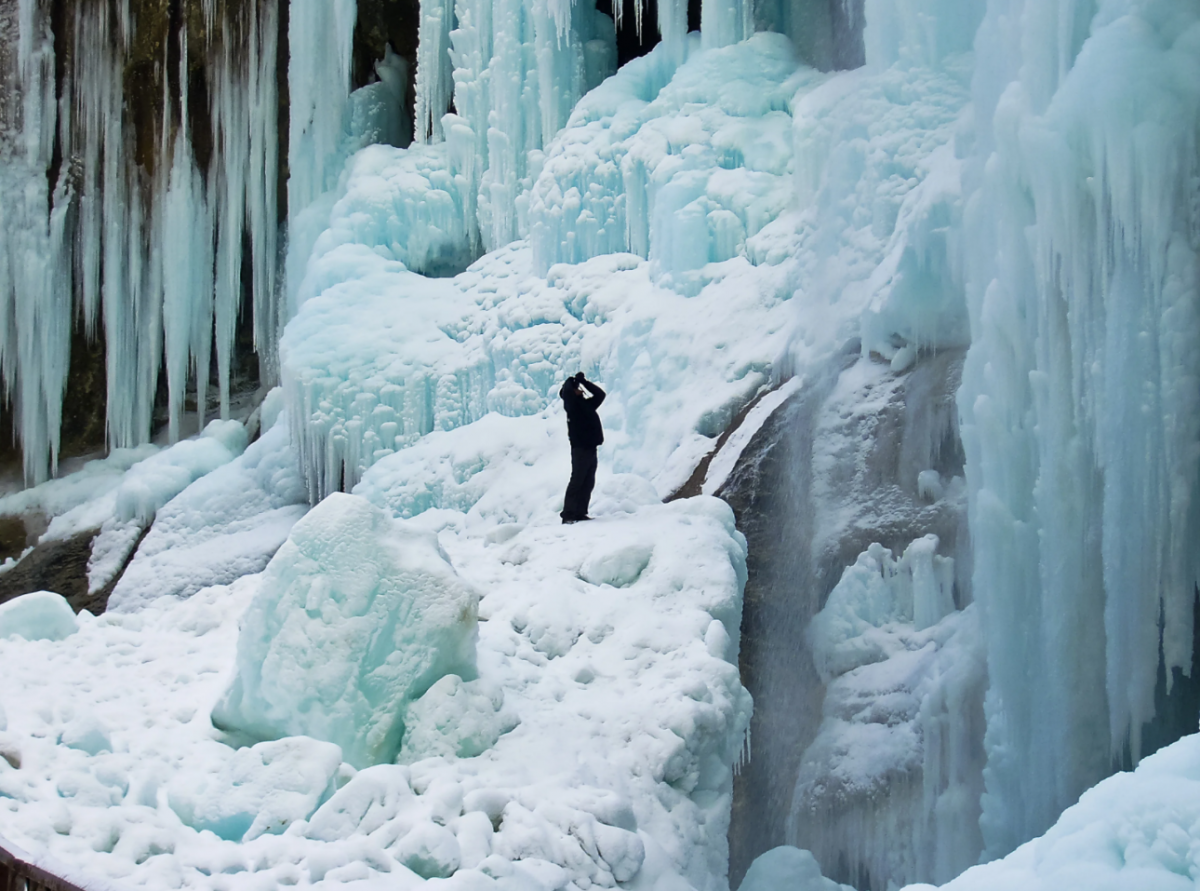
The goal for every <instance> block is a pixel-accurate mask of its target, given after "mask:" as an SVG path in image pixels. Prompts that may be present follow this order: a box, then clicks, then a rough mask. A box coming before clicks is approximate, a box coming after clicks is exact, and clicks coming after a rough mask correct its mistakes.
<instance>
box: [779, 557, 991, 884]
mask: <svg viewBox="0 0 1200 891" xmlns="http://www.w3.org/2000/svg"><path fill="white" fill-rule="evenodd" d="M937 549H938V539H937V537H936V536H934V535H928V536H925V537H924V538H920V539H917V540H916V541H914V542H912V543H911V544H910V545H908V547H907V548H906V549H905V551H904V554H903V556H901V557H899V558H896V557H894V556H893V555H892V553H891V552H890V551H889V550H887V549H886V548H883V547H881V546H880V545H878V544H873V545H871V546H870V548H868V549H867V551H865V552H864V553H863V554H861V555H860V556H859V558H858V560H857V561H856V562H855V563H854V565H852V566H850V567H847V569H846V570H845V571H844V572H843V573H842V577H841V580H840V581H839V582H838V584H837V586H836V587H835V588H834V589H833V591H832V592H831V593H830V595H829V600H828V602H827V603H826V605H825V608H824V609H822V610H821V612H819V613H818V614H817V615H816V617H815V618H814V619H813V621H812V623H811V624H810V626H809V630H808V635H809V639H810V646H811V648H812V653H813V659H814V661H815V662H816V666H817V670H818V672H819V673H820V674H821V678H822V680H824V681H825V683H826V684H827V689H826V692H825V699H824V703H823V706H822V721H821V726H820V729H819V730H818V732H817V735H816V738H815V739H814V740H813V742H812V743H811V744H810V745H809V747H808V749H807V750H806V751H805V753H804V756H803V758H802V759H801V762H800V770H799V776H798V778H797V782H796V789H795V793H794V797H793V799H792V816H791V820H792V821H796V820H799V819H804V820H805V823H806V826H807V835H806V838H808V839H809V842H808V843H809V844H811V845H812V847H813V851H814V853H816V854H817V856H818V857H820V858H822V860H823V861H824V862H829V863H830V864H833V863H836V862H837V860H838V858H839V856H841V857H847V858H848V859H849V861H850V862H851V863H852V864H857V866H855V867H852V869H854V870H856V871H857V870H859V869H861V870H862V872H861V874H859V873H857V872H856V873H855V874H854V876H853V880H854V881H855V883H856V884H867V883H870V885H871V887H881V886H884V885H886V883H887V882H888V880H889V879H893V878H894V877H895V876H913V875H917V876H931V877H933V878H935V879H937V880H939V881H945V880H948V879H950V878H953V877H954V876H956V875H958V873H960V872H961V871H962V870H963V869H965V868H966V867H968V866H970V865H971V864H972V863H973V862H974V852H976V851H978V850H979V848H980V844H981V842H980V840H979V795H980V792H981V791H982V767H983V751H982V745H981V744H982V721H983V708H982V702H983V691H984V688H985V684H986V667H985V658H984V646H983V636H982V633H981V631H980V628H979V621H978V614H977V608H976V607H974V606H969V607H967V608H966V609H965V610H962V611H957V610H955V608H954V601H953V597H952V588H953V580H954V567H953V562H954V561H953V560H950V559H949V558H944V557H939V556H938V555H937ZM885 794H886V797H887V804H886V806H882V805H881V804H880V801H879V799H880V798H881V797H882V796H884V795H885ZM901 839H903V842H901Z"/></svg>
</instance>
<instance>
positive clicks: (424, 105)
mask: <svg viewBox="0 0 1200 891" xmlns="http://www.w3.org/2000/svg"><path fill="white" fill-rule="evenodd" d="M453 27H454V0H421V25H420V36H419V38H418V43H417V85H416V89H417V104H416V109H415V118H414V129H413V135H414V137H415V138H416V140H417V142H441V140H442V125H441V120H442V115H443V114H444V113H445V112H446V109H448V108H449V107H450V94H451V92H452V90H453V87H454V81H453V67H452V64H451V61H450V31H451V29H452V28H453Z"/></svg>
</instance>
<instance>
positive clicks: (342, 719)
mask: <svg viewBox="0 0 1200 891" xmlns="http://www.w3.org/2000/svg"><path fill="white" fill-rule="evenodd" d="M478 602H479V598H478V595H477V594H476V592H475V591H474V590H473V589H472V588H471V587H470V586H469V585H468V584H467V583H466V582H464V581H463V580H462V579H461V578H459V576H458V575H457V573H455V571H454V568H453V567H452V566H451V565H450V563H449V561H447V559H446V557H445V555H444V554H443V553H442V550H441V548H440V547H439V546H438V543H437V539H436V537H435V536H433V535H432V534H430V533H427V532H423V531H418V530H415V529H413V528H411V527H410V526H408V525H407V524H404V523H401V522H397V521H394V520H393V519H392V518H391V517H390V516H389V515H387V514H386V513H384V512H383V511H382V510H380V509H379V508H377V507H375V506H374V505H372V504H371V503H370V502H368V501H367V500H366V499H364V498H359V497H357V496H354V495H344V494H340V493H338V494H334V495H331V496H330V497H328V498H327V499H325V500H324V501H323V502H321V503H320V504H319V505H317V506H316V507H315V508H313V509H312V510H311V511H310V512H309V513H308V515H307V516H305V517H304V518H303V519H302V520H300V521H299V522H298V523H297V524H296V525H295V527H293V529H292V532H291V535H290V536H289V537H288V540H287V542H286V543H284V545H283V547H282V548H280V549H279V551H278V552H277V553H276V555H275V556H274V558H272V560H271V562H270V564H268V566H267V569H266V571H265V572H264V574H263V579H262V587H261V588H260V590H259V592H258V594H257V595H256V596H255V598H254V600H253V602H252V603H251V604H250V607H249V608H248V609H247V611H246V614H245V616H243V618H242V623H241V631H240V636H239V638H238V648H237V666H236V675H235V677H234V680H233V682H232V683H231V685H230V687H229V689H228V690H227V691H226V692H225V694H224V696H223V697H222V698H221V700H220V701H219V702H218V703H217V705H216V707H215V708H214V709H213V713H212V720H213V723H214V724H215V725H217V726H218V727H222V728H225V729H229V730H238V731H242V732H246V733H249V734H251V735H253V736H257V737H259V738H263V739H269V738H278V737H282V736H300V735H304V736H311V737H313V738H315V739H321V740H326V741H328V742H332V743H336V744H337V745H339V746H341V747H342V752H343V757H344V758H345V760H346V761H347V762H349V763H350V764H352V765H354V766H355V767H358V768H363V767H367V766H369V765H372V764H379V763H382V762H386V761H390V760H392V758H393V757H394V756H395V755H396V752H397V751H398V749H399V748H400V743H401V740H402V738H403V736H404V719H405V714H406V712H407V709H408V706H409V704H410V703H411V702H413V701H414V700H416V699H418V698H419V697H420V696H421V695H422V694H424V693H425V691H426V690H428V689H429V688H430V687H431V686H432V685H433V684H434V682H435V681H437V680H438V679H439V678H441V677H443V676H445V675H447V674H456V675H459V676H460V677H473V676H474V674H475V671H474V657H475V636H476V622H477V608H478Z"/></svg>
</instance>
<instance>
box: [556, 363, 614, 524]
mask: <svg viewBox="0 0 1200 891" xmlns="http://www.w3.org/2000/svg"><path fill="white" fill-rule="evenodd" d="M558 395H559V396H561V397H562V401H563V407H564V408H566V410H567V438H568V439H570V440H571V481H570V482H569V483H567V494H566V497H564V498H563V509H562V513H561V514H559V516H561V517H562V521H563V522H564V523H578V522H579V521H580V520H590V519H591V517H589V516H588V515H587V512H588V502H589V501H591V500H592V487H593V486H595V485H596V449H598V448H599V447H600V445H601V443H603V442H604V428H603V427H602V426H601V424H600V416H599V415H598V414H596V410H597V409H598V408H600V406H601V404H603V402H604V396H605V393H604V391H603V390H601V389H600V388H599V387H598V386H597V385H596V384H593V383H592V382H591V381H589V380H588V379H587V378H586V377H584V376H583V372H582V371H581V372H579V373H578V374H576V375H575V376H574V377H569V378H567V380H566V383H564V384H563V385H562V388H561V389H560V390H559V391H558Z"/></svg>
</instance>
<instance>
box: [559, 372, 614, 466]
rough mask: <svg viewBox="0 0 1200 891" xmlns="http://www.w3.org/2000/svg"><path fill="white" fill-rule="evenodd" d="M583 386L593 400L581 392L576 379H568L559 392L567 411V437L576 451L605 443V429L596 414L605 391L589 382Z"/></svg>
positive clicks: (586, 381) (585, 382)
mask: <svg viewBox="0 0 1200 891" xmlns="http://www.w3.org/2000/svg"><path fill="white" fill-rule="evenodd" d="M583 386H584V387H586V388H587V391H588V392H589V393H591V394H592V398H591V399H587V398H585V397H584V396H583V394H582V393H580V392H579V382H578V381H576V380H575V378H567V382H566V383H565V384H563V385H562V389H560V390H559V391H558V395H559V396H561V397H562V401H563V407H564V408H566V410H567V437H568V438H569V439H570V440H571V448H576V449H577V448H595V447H596V446H598V445H600V444H601V443H603V442H604V428H603V427H602V426H601V425H600V416H599V415H597V414H596V409H598V408H599V407H600V405H601V403H603V402H604V395H605V394H604V391H603V390H601V389H600V388H599V387H598V386H596V385H595V384H593V383H592V382H591V381H588V380H585V381H583Z"/></svg>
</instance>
